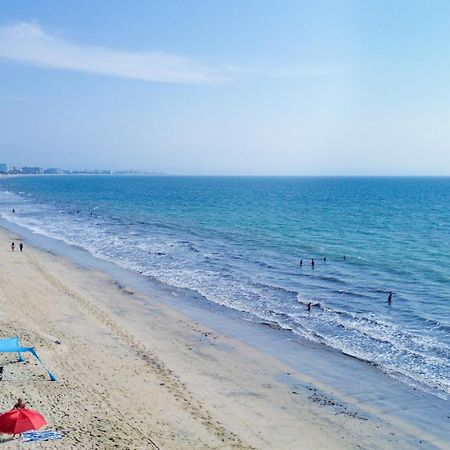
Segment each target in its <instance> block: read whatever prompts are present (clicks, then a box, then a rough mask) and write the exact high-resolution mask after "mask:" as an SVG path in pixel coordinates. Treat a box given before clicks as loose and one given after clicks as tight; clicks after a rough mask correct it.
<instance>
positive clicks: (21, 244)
mask: <svg viewBox="0 0 450 450" xmlns="http://www.w3.org/2000/svg"><path fill="white" fill-rule="evenodd" d="M19 250H20V251H22V250H23V242H21V243H20V244H19Z"/></svg>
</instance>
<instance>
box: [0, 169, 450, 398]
mask: <svg viewBox="0 0 450 450" xmlns="http://www.w3.org/2000/svg"><path fill="white" fill-rule="evenodd" d="M0 186H1V194H0V208H1V214H2V217H3V218H4V219H5V220H7V221H9V222H13V223H15V224H18V225H20V226H22V227H25V228H27V229H29V230H31V231H33V232H34V233H38V234H41V235H45V236H48V237H52V238H56V239H60V240H63V241H65V242H66V243H67V244H71V245H75V246H79V247H81V248H83V249H85V250H87V251H88V252H90V253H91V254H92V255H94V256H96V257H98V258H101V259H103V260H106V261H110V262H112V263H114V264H116V265H118V266H120V267H122V268H124V269H128V270H131V271H133V272H134V273H135V274H137V275H136V276H137V277H139V276H140V277H141V278H143V279H145V280H148V279H152V280H154V281H155V282H157V283H165V284H166V285H168V286H173V287H176V288H181V289H182V290H185V289H187V290H189V291H190V292H191V293H192V295H190V298H191V299H197V300H193V302H194V304H195V301H197V302H199V303H202V304H203V306H205V304H207V302H211V304H213V305H221V306H223V307H226V308H230V309H231V310H234V311H236V313H237V314H238V315H240V316H241V317H243V318H246V319H248V320H254V321H259V322H266V323H269V324H271V325H272V326H273V327H274V328H277V327H278V328H280V329H286V330H290V331H291V333H293V334H295V335H297V336H299V337H303V338H306V339H308V340H310V341H311V342H316V343H319V344H322V345H326V346H328V347H329V348H332V349H336V350H339V351H341V352H343V353H346V354H348V355H351V356H354V357H355V358H358V359H360V360H365V361H368V362H370V363H371V364H373V365H376V366H377V367H378V368H379V369H380V370H382V371H383V372H385V373H387V374H389V375H390V376H392V377H395V378H397V379H399V380H401V381H403V382H406V383H407V384H410V385H413V386H414V387H416V388H420V389H422V390H425V391H427V392H431V393H433V394H434V395H437V396H439V397H441V398H443V399H448V398H449V394H450V380H449V373H450V333H449V331H450V312H449V309H450V306H449V303H448V302H449V298H450V292H449V291H450V288H449V286H450V278H449V272H448V267H449V263H450V235H449V229H450V228H449V224H450V217H449V215H450V213H449V212H448V208H447V206H446V205H448V204H450V179H446V178H442V179H426V178H423V179H392V178H386V179H370V178H369V179H367V178H347V179H345V178H344V179H333V178H329V179H328V178H194V177H22V178H14V179H3V180H1V182H0ZM12 208H15V210H16V212H15V213H14V214H13V213H12V212H11V211H12ZM344 255H345V256H346V258H345V260H344V258H343V256H344ZM324 257H326V259H327V260H326V261H324V260H323V258H324ZM311 258H315V262H316V264H315V268H314V269H312V268H311V266H310V260H311ZM300 259H303V260H304V265H303V267H300V266H299V260H300ZM139 274H140V275H139ZM161 286H163V284H161ZM389 291H392V292H393V293H394V302H393V304H392V305H391V306H389V305H388V304H387V303H386V298H387V293H388V292H389ZM195 293H196V294H197V295H195ZM200 299H201V300H200ZM205 300H206V301H207V302H205ZM309 302H312V303H313V305H314V306H313V308H312V311H311V312H308V311H307V310H306V304H307V303H309ZM223 311H225V310H223ZM275 331H276V330H275ZM279 332H280V331H279Z"/></svg>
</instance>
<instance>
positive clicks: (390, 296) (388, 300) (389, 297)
mask: <svg viewBox="0 0 450 450" xmlns="http://www.w3.org/2000/svg"><path fill="white" fill-rule="evenodd" d="M387 302H388V305H391V304H392V292H389V295H388V299H387Z"/></svg>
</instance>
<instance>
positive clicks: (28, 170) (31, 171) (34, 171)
mask: <svg viewBox="0 0 450 450" xmlns="http://www.w3.org/2000/svg"><path fill="white" fill-rule="evenodd" d="M43 172H44V170H43V169H42V167H22V173H25V174H27V175H39V174H41V173H43Z"/></svg>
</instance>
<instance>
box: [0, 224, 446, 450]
mask: <svg viewBox="0 0 450 450" xmlns="http://www.w3.org/2000/svg"><path fill="white" fill-rule="evenodd" d="M12 240H15V242H16V244H18V242H19V241H20V236H17V235H16V234H14V233H12V232H10V231H0V337H11V336H19V337H20V339H21V343H22V344H23V345H26V346H28V345H30V346H31V345H33V346H35V347H36V349H37V351H38V353H39V355H40V356H41V357H42V359H43V360H44V361H45V363H46V364H47V365H48V367H49V368H50V370H51V371H52V372H53V373H54V374H55V375H56V376H57V377H58V381H57V382H50V381H48V376H47V375H46V373H45V371H44V370H43V369H42V367H41V366H39V365H38V364H36V363H35V362H34V361H33V360H32V358H30V357H27V362H26V363H25V364H19V363H17V362H15V357H14V355H11V354H1V355H0V364H1V365H2V366H3V367H4V373H3V381H1V382H0V410H2V411H4V410H7V409H9V408H10V407H11V406H12V405H13V404H14V403H15V401H16V399H17V397H22V398H24V400H25V401H26V402H27V404H28V406H29V407H31V408H33V409H36V410H38V411H40V412H41V413H42V414H43V415H44V416H45V417H46V419H47V421H48V427H47V428H48V429H55V430H58V431H60V432H61V433H62V434H63V435H64V439H63V440H61V441H53V442H49V443H42V444H23V446H25V445H29V446H30V448H31V447H33V448H64V449H67V448H78V449H79V448H86V449H90V448H92V449H112V448H119V449H151V448H161V449H191V448H193V449H207V448H215V449H228V448H260V449H270V448H276V449H339V448H342V449H353V448H354V449H356V448H366V449H377V448H386V449H388V448H389V449H391V448H398V449H400V448H405V449H406V448H417V447H418V446H421V447H420V448H445V445H446V442H443V441H439V440H433V439H432V437H429V436H421V433H420V432H419V431H418V430H415V429H414V428H410V429H405V427H403V426H400V425H398V424H397V423H396V421H395V420H387V419H386V418H385V417H380V416H377V414H376V413H374V412H373V411H371V410H370V408H367V409H365V408H364V407H363V406H364V405H361V404H360V403H358V405H356V404H355V402H354V401H352V399H351V398H347V399H346V398H343V397H342V396H340V397H337V396H336V393H335V392H332V391H330V390H328V389H327V387H326V386H325V385H324V384H323V383H320V382H318V381H316V380H315V379H314V376H311V375H310V374H308V375H307V374H305V373H302V371H301V370H297V369H296V368H293V367H291V366H289V365H288V364H286V363H283V362H282V361H281V360H279V359H277V358H274V357H273V356H271V355H269V354H266V353H265V352H262V351H261V350H258V349H256V348H255V347H254V346H251V345H248V344H246V343H244V342H242V341H240V340H238V339H233V338H230V337H227V336H226V335H224V334H221V333H219V332H217V331H214V330H213V329H212V328H208V327H207V326H205V325H202V324H201V323H199V322H197V321H195V320H193V319H192V318H189V317H188V316H187V315H185V314H183V313H182V312H180V311H178V310H176V309H174V308H172V307H170V306H168V305H167V304H165V303H163V302H160V301H158V299H157V298H155V297H151V296H148V295H145V294H143V293H140V292H138V291H136V290H134V289H133V288H131V287H129V286H126V285H124V284H123V282H120V283H118V282H117V281H115V280H113V279H112V278H111V277H110V276H109V275H107V274H105V273H102V272H99V271H94V270H86V269H83V268H82V267H80V266H78V265H76V264H75V263H72V262H71V261H69V260H68V259H66V258H63V257H61V256H56V255H53V254H50V253H48V252H45V251H42V250H38V249H34V248H32V247H31V246H30V245H29V244H28V242H25V249H24V252H23V253H20V252H18V250H17V247H16V251H15V252H14V253H13V252H11V250H10V242H11V241H12ZM292 380H295V383H293V382H292ZM394 419H395V417H394ZM428 438H429V441H427V440H426V439H428ZM422 439H423V441H422ZM431 440H433V443H431ZM420 441H422V442H420ZM0 445H2V446H3V448H5V449H6V448H16V443H15V442H14V441H10V440H8V438H7V436H4V435H3V442H1V443H0Z"/></svg>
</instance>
